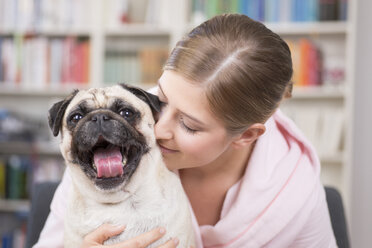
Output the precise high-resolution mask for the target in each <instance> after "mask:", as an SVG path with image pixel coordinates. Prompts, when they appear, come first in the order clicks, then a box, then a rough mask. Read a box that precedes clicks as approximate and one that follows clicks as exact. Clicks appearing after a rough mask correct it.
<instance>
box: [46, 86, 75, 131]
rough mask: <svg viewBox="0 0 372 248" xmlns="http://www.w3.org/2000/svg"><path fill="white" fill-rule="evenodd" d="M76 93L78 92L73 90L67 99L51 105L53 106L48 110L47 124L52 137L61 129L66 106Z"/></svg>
mask: <svg viewBox="0 0 372 248" xmlns="http://www.w3.org/2000/svg"><path fill="white" fill-rule="evenodd" d="M78 92H79V90H74V91H73V92H72V93H71V94H70V95H69V96H68V97H66V98H65V99H64V100H62V101H59V102H57V103H55V104H53V106H52V107H51V108H50V109H49V114H48V123H49V127H50V129H51V130H52V132H53V135H54V136H58V133H59V130H61V127H62V119H63V116H64V114H65V111H66V109H67V106H68V105H69V104H70V102H71V100H72V99H73V98H74V97H75V95H76V94H77V93H78Z"/></svg>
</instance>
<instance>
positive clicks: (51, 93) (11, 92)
mask: <svg viewBox="0 0 372 248" xmlns="http://www.w3.org/2000/svg"><path fill="white" fill-rule="evenodd" d="M11 84H12V83H0V96H31V97H65V96H67V95H69V94H70V93H71V92H72V91H73V90H74V89H84V88H89V87H90V85H89V84H78V83H66V84H64V85H60V86H45V87H39V88H38V87H36V88H30V87H29V86H28V87H24V86H22V85H16V86H13V85H11ZM5 85H7V86H5Z"/></svg>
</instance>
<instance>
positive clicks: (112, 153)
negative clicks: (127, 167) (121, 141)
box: [94, 146, 123, 177]
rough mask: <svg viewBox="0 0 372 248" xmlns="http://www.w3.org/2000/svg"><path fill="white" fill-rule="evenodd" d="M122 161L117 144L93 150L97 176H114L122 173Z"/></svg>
mask: <svg viewBox="0 0 372 248" xmlns="http://www.w3.org/2000/svg"><path fill="white" fill-rule="evenodd" d="M122 161H123V157H122V155H121V152H120V148H119V147H117V146H111V147H110V146H109V147H108V148H99V149H97V150H96V151H95V152H94V164H95V165H96V167H97V177H116V176H121V175H123V164H122Z"/></svg>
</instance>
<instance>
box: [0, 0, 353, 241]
mask: <svg viewBox="0 0 372 248" xmlns="http://www.w3.org/2000/svg"><path fill="white" fill-rule="evenodd" d="M6 1H11V0H0V3H3V2H6ZM22 1H27V0H22ZM88 1H89V3H88ZM60 2H64V1H60ZM66 2H69V3H70V4H73V2H76V6H78V8H77V9H81V5H83V4H85V5H86V6H89V7H88V8H87V9H84V11H83V12H84V17H82V18H83V19H82V20H83V21H82V23H81V24H79V23H74V22H73V20H75V19H74V18H76V17H74V18H71V19H72V20H71V21H70V24H66V23H64V22H63V21H61V20H65V19H64V18H63V17H61V20H59V19H58V18H57V21H56V20H54V22H56V24H55V25H52V24H51V22H52V21H51V20H47V21H46V24H45V25H42V24H39V25H37V26H28V27H27V28H26V27H18V26H17V25H15V24H14V25H13V26H12V25H9V23H7V24H6V25H3V24H1V22H0V40H4V39H8V40H14V39H19V37H27V38H29V39H32V38H42V39H45V40H46V41H47V43H48V42H50V41H52V40H61V41H63V40H65V39H67V38H71V39H76V40H78V41H86V42H89V50H88V52H89V54H88V55H87V59H88V61H87V63H88V65H87V66H88V72H87V73H88V76H87V77H88V80H86V82H80V83H79V82H76V81H74V80H66V81H65V82H63V83H54V84H53V83H51V82H50V81H49V80H47V79H45V80H44V83H43V84H40V83H38V82H31V81H27V80H25V81H22V80H21V81H19V82H18V83H14V82H11V81H9V80H8V81H7V80H2V79H3V77H1V73H0V106H1V107H0V109H1V108H5V109H10V110H12V111H15V112H17V113H20V114H25V115H31V116H33V117H34V118H36V119H38V120H41V122H43V124H44V128H45V131H46V133H48V134H49V140H42V141H38V142H36V143H33V144H32V146H33V149H32V150H30V144H28V143H22V142H13V143H9V142H7V143H4V142H3V143H2V142H0V158H1V157H4V158H8V157H9V156H10V155H12V154H17V155H22V156H33V155H34V153H37V157H38V160H40V161H46V162H44V163H43V164H44V165H45V164H48V163H50V159H53V158H55V159H58V160H60V159H61V158H60V154H59V150H58V146H57V145H56V144H57V143H58V139H56V138H54V137H51V134H50V132H49V129H48V126H47V123H46V116H47V112H48V109H49V107H50V106H51V104H52V103H53V102H55V101H57V100H58V99H62V98H64V97H65V96H67V95H68V94H69V93H70V92H71V91H72V89H75V88H88V87H100V86H105V85H109V84H112V83H115V82H121V81H127V82H129V83H135V84H137V85H138V86H140V87H142V88H150V87H152V86H153V85H154V84H155V82H156V77H157V76H158V74H157V73H159V72H160V69H161V62H160V63H158V65H157V68H155V69H154V68H148V69H147V70H148V72H150V73H152V75H151V76H149V77H147V79H149V80H147V82H144V81H143V80H142V79H143V78H144V76H143V75H142V71H141V72H139V71H140V69H138V68H139V67H141V65H140V64H141V62H140V60H139V59H140V57H141V54H143V53H146V50H147V52H148V53H147V54H148V55H149V54H150V52H149V51H151V50H153V49H155V50H157V51H158V52H155V53H158V57H162V56H163V58H164V53H166V51H168V52H169V50H170V49H171V48H172V47H173V46H174V45H175V43H176V41H177V40H178V39H180V38H181V37H182V36H183V35H184V34H185V33H186V32H188V31H190V30H191V29H192V28H193V27H195V26H196V25H198V24H199V23H200V22H201V21H203V20H204V19H205V18H206V17H207V15H213V12H211V11H210V10H209V11H208V14H206V13H204V12H203V11H204V10H203V9H200V8H201V7H200V6H199V7H196V6H195V5H193V2H194V3H198V2H202V1H198V0H194V1H191V0H190V1H189V0H180V1H172V0H162V1H160V2H161V3H159V4H157V6H156V8H153V9H151V8H152V7H154V6H152V7H151V8H150V7H149V6H150V5H151V4H152V5H154V2H155V3H156V1H152V0H146V1H145V0H128V1H127V2H128V4H129V6H127V7H128V12H127V16H126V17H125V18H129V19H131V18H132V22H129V23H120V21H118V18H116V19H112V18H114V17H115V16H116V17H117V16H118V13H116V12H115V15H113V16H111V17H110V16H108V15H107V12H105V11H108V10H112V9H121V10H123V9H125V7H123V6H120V8H115V4H118V2H119V1H115V0H75V1H67V0H66ZM211 2H212V1H211ZM213 2H215V3H218V2H219V1H217V0H216V1H213ZM225 2H226V1H225ZM231 2H245V1H244V0H242V1H235V0H234V1H231ZM261 2H264V1H261ZM272 2H275V1H272ZM284 2H286V3H287V2H289V1H286V0H284ZM85 5H84V6H85ZM79 6H80V7H79ZM65 7H66V6H65ZM204 7H206V6H204ZM209 7H211V6H209ZM212 7H213V6H212ZM55 8H56V7H55ZM66 8H67V7H66ZM198 8H199V9H198ZM214 8H215V11H216V12H215V13H216V14H217V13H218V11H221V10H218V8H217V7H216V6H214ZM159 9H161V11H156V10H159ZM102 10H105V11H102ZM49 11H51V12H52V13H53V11H56V10H54V8H53V6H49ZM149 12H156V13H158V14H157V15H154V14H153V15H149ZM231 12H239V9H238V8H237V7H236V8H235V9H233V10H232V11H231ZM1 14H2V13H1V11H0V16H1ZM65 14H66V13H65ZM287 14H288V13H287ZM74 15H77V14H76V13H75V14H74ZM120 18H124V17H122V16H121V17H120ZM259 18H261V21H263V22H264V23H265V24H266V25H267V27H268V28H270V29H272V30H273V31H274V32H276V33H278V34H279V35H281V36H282V37H283V38H284V39H289V40H291V41H294V42H298V41H299V40H301V39H303V38H306V39H309V40H311V42H313V43H314V44H315V45H316V47H317V48H319V50H321V51H323V53H324V58H325V61H324V62H325V65H326V66H328V65H329V66H330V67H332V68H333V67H341V70H344V75H343V77H342V79H338V80H333V81H332V80H328V81H321V83H319V84H317V85H313V86H311V87H310V86H301V87H295V88H294V91H293V97H292V99H290V100H288V101H285V102H283V111H284V112H286V113H287V114H288V115H289V116H292V117H293V118H294V119H296V118H297V120H298V124H299V126H300V128H303V130H306V131H308V133H306V132H305V135H307V136H308V137H309V139H310V140H312V141H315V143H321V142H325V141H327V142H328V141H329V140H327V139H325V138H324V135H323V136H322V134H319V133H316V132H315V131H314V130H313V129H311V128H309V127H308V125H307V126H306V125H305V126H303V127H301V124H306V121H304V120H299V118H300V117H301V116H304V113H306V111H308V112H307V113H308V114H309V115H311V114H313V117H312V118H310V119H314V120H318V124H317V125H320V124H319V122H326V120H324V119H325V116H330V115H331V114H333V113H341V114H340V115H338V116H337V118H339V119H337V118H336V117H335V118H327V120H328V121H329V119H331V120H332V119H334V120H340V121H341V122H342V124H343V125H341V126H338V127H337V129H338V130H339V132H338V134H336V133H335V134H333V136H332V137H334V138H333V140H334V141H333V145H332V147H333V148H332V149H333V150H332V151H330V150H329V149H331V148H324V147H323V146H322V145H320V146H319V148H318V149H319V150H325V151H326V152H325V153H321V154H320V158H321V162H322V166H323V168H322V180H323V182H324V183H325V184H329V185H333V186H335V187H336V188H338V189H339V190H341V192H342V194H343V196H344V197H345V199H348V196H347V193H348V187H349V185H348V184H347V182H348V180H347V178H346V177H347V175H346V172H347V170H346V169H345V168H347V167H348V166H349V165H348V160H349V157H350V156H351V155H350V152H351V151H350V145H349V142H350V141H349V139H350V134H349V133H348V132H349V131H348V130H349V129H348V123H347V121H346V120H347V118H348V117H349V116H351V113H350V109H351V108H350V104H351V99H350V95H349V93H348V92H350V90H351V89H352V87H353V82H352V80H350V76H349V74H350V72H349V68H348V67H347V66H346V65H347V64H348V60H349V58H348V50H350V42H349V40H350V38H351V36H352V34H351V32H350V30H351V26H350V25H351V24H350V22H349V21H347V20H346V19H342V20H323V21H319V20H315V19H313V20H308V21H295V22H294V21H291V19H290V18H291V17H282V18H284V19H283V20H280V21H276V22H273V21H272V20H271V18H268V19H269V21H267V20H265V17H264V15H263V16H262V13H261V17H259ZM0 20H1V19H0ZM75 22H79V21H75ZM0 45H1V43H0ZM154 56H155V55H154ZM147 58H148V57H147ZM125 59H127V60H125ZM154 60H156V59H154ZM154 60H152V61H154ZM160 60H161V59H160ZM339 60H342V61H344V63H341V64H339V63H338V61H339ZM150 61H151V60H150ZM151 64H153V63H152V62H151ZM147 66H148V63H147ZM118 67H120V68H127V67H128V68H129V67H130V68H134V69H131V70H132V71H137V74H136V75H132V76H128V75H129V71H123V70H117V69H115V70H116V71H113V69H112V68H118ZM154 71H155V72H154ZM108 75H110V76H108ZM127 76H128V77H127ZM149 81H151V82H149ZM319 110H321V111H319ZM317 112H318V113H320V114H319V116H318V115H317V116H315V115H314V113H317ZM301 113H302V115H301ZM307 118H308V117H307ZM305 120H307V119H306V118H305ZM323 125H324V126H323V128H324V129H325V126H327V127H328V128H327V130H328V129H329V126H332V127H335V126H334V125H333V124H332V123H331V124H329V123H328V124H324V123H323ZM334 129H336V128H334ZM317 139H318V141H317ZM319 140H320V141H319ZM62 166H63V165H62ZM38 167H40V166H38ZM57 170H58V169H57ZM59 173H60V172H59ZM42 178H43V180H45V179H46V180H48V178H47V176H42ZM52 179H54V180H55V179H56V178H55V177H52ZM346 205H347V203H346ZM0 206H1V207H0V214H1V212H7V213H11V212H18V211H26V210H27V209H28V207H29V203H28V201H27V200H19V201H18V200H11V201H8V200H4V199H3V200H0ZM0 234H1V233H0Z"/></svg>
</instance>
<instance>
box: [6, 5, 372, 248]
mask: <svg viewBox="0 0 372 248" xmlns="http://www.w3.org/2000/svg"><path fill="white" fill-rule="evenodd" d="M370 10H372V1H370V0H354V1H351V0H349V1H348V0H0V247H3V248H10V247H14V248H18V247H24V243H25V235H26V233H27V230H26V229H27V228H26V226H27V218H28V213H29V209H30V199H29V198H30V191H31V187H32V185H33V184H34V183H37V182H45V181H59V180H61V177H62V175H63V171H64V164H63V160H62V157H61V155H60V152H59V148H58V142H59V138H55V137H53V136H52V134H51V132H50V130H49V127H48V125H47V113H48V109H49V108H50V107H51V105H52V104H53V103H54V102H56V101H58V100H61V99H63V98H64V97H65V96H67V95H68V94H69V93H70V92H71V91H72V90H73V89H75V88H88V87H101V86H106V85H111V84H115V83H118V82H126V83H129V84H133V85H137V86H140V87H143V88H145V89H148V88H150V87H152V86H154V85H155V84H156V82H157V79H158V78H159V76H160V75H161V72H162V66H163V64H164V62H165V61H166V59H167V56H168V54H169V52H170V50H171V49H172V47H174V45H175V44H176V42H177V40H179V39H180V38H181V37H182V36H183V35H185V34H186V33H187V32H188V31H190V30H191V29H192V28H193V27H195V26H196V25H198V24H200V23H201V22H203V21H204V20H206V19H208V18H210V17H212V16H214V15H217V14H221V13H242V14H245V15H248V16H249V17H251V18H253V19H255V20H258V21H261V22H263V23H264V24H266V25H267V27H269V28H270V29H271V30H273V31H274V32H276V33H278V34H279V35H280V36H281V37H282V38H284V39H285V40H286V41H287V43H288V44H289V46H290V49H291V52H292V58H293V63H294V76H293V81H294V82H295V87H294V92H293V97H292V98H291V99H289V100H286V101H285V102H283V104H282V110H283V111H284V112H285V113H286V114H287V115H288V116H290V117H291V118H292V119H293V120H294V121H295V122H296V123H297V125H298V126H299V127H300V128H301V129H302V130H303V132H304V133H305V135H306V136H307V137H308V138H309V140H310V141H311V142H312V143H313V144H314V146H315V148H316V150H317V152H318V154H319V156H320V160H321V164H322V172H321V179H322V181H323V183H324V184H325V185H329V186H333V187H335V188H337V189H338V190H339V191H340V192H341V194H342V197H343V201H344V204H345V208H346V214H347V221H348V223H347V224H348V228H349V233H350V236H351V241H352V245H353V247H356V248H359V247H370V244H371V243H372V237H371V236H372V235H370V230H371V229H370V227H371V226H372V213H371V210H372V197H371V195H370V194H369V189H370V188H372V182H371V180H370V178H372V169H371V168H370V164H371V163H370V161H371V159H370V152H369V150H370V149H371V148H370V147H372V137H371V136H372V134H371V131H370V123H371V121H372V117H371V116H372V115H371V110H370V109H371V107H372V102H371V101H372V100H371V97H370V95H371V93H372V89H371V88H372V87H371V80H372V77H371V69H370V61H369V60H370V58H371V57H372V51H371V50H372V48H371V45H372V33H371V31H370V30H371V25H372V16H371V15H370V14H369V12H368V11H370ZM232 28H233V27H232Z"/></svg>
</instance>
